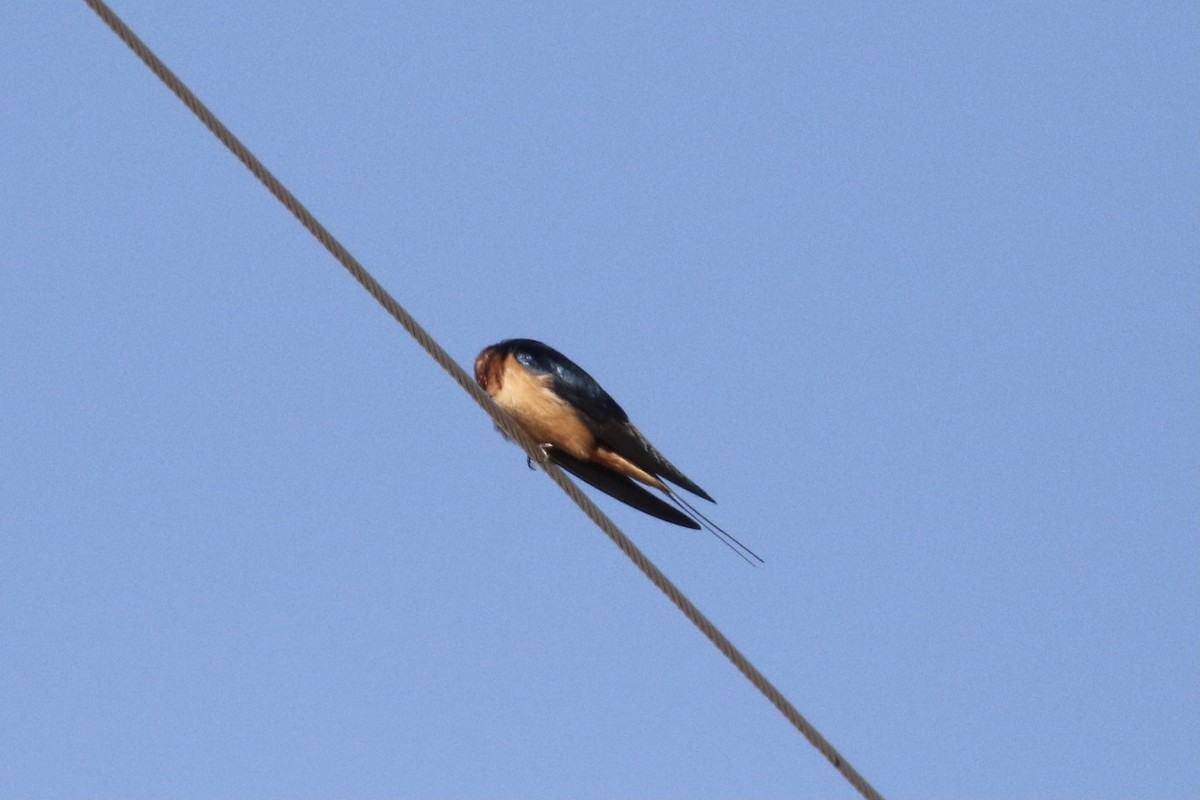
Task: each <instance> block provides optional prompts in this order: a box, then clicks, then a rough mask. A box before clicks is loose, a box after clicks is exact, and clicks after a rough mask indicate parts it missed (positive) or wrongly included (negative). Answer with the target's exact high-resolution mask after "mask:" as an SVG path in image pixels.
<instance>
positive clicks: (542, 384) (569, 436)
mask: <svg viewBox="0 0 1200 800" xmlns="http://www.w3.org/2000/svg"><path fill="white" fill-rule="evenodd" d="M496 383H499V385H498V386H497V385H496ZM487 388H488V393H489V394H491V396H492V398H493V399H494V400H495V401H496V403H497V405H499V406H500V407H501V408H503V409H504V410H505V411H507V412H508V413H509V414H512V415H513V417H514V418H515V419H516V420H517V422H519V423H520V424H521V427H522V428H524V429H525V432H526V433H528V434H529V435H530V436H531V437H532V438H533V440H534V441H536V442H538V443H539V444H552V445H554V446H555V447H557V448H560V449H562V450H565V451H566V452H568V453H570V454H571V455H573V456H575V457H576V458H581V459H586V458H588V457H589V456H590V455H591V452H592V449H593V448H594V447H595V443H596V440H595V437H593V436H592V433H591V431H589V430H588V429H587V426H586V425H584V424H583V422H582V421H580V419H579V417H578V416H576V414H575V412H574V411H572V410H571V407H570V406H569V405H567V404H566V403H565V402H563V400H562V398H560V397H559V396H558V395H556V394H555V393H554V392H553V391H551V389H550V377H549V376H547V375H534V374H532V373H531V372H529V371H528V370H526V369H525V368H524V367H522V366H521V365H520V364H519V363H518V362H517V360H516V359H515V358H513V357H512V356H511V355H509V356H508V357H506V358H505V359H504V364H503V372H502V373H501V380H500V381H498V382H492V383H491V385H489V386H488V387H487Z"/></svg>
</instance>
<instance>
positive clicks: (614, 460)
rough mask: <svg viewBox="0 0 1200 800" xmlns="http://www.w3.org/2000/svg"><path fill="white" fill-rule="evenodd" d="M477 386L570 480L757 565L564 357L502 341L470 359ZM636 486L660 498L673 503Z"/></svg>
mask: <svg viewBox="0 0 1200 800" xmlns="http://www.w3.org/2000/svg"><path fill="white" fill-rule="evenodd" d="M475 380H476V381H477V382H478V383H479V385H480V386H481V387H482V388H483V390H484V391H486V392H487V393H488V394H489V395H491V396H492V399H493V400H495V401H496V404H497V405H499V406H500V407H501V408H503V409H504V410H505V411H507V412H508V413H509V414H510V415H512V417H513V419H515V420H516V421H517V423H518V424H519V425H520V426H521V427H522V428H523V429H524V431H525V432H526V433H527V434H529V436H530V438H531V439H533V440H534V441H535V442H537V443H538V444H539V445H540V446H541V448H542V451H543V452H544V453H545V454H546V457H547V458H548V459H549V460H551V461H553V462H554V463H555V464H557V465H558V466H560V467H562V468H563V469H565V470H567V471H568V472H570V473H571V474H573V475H575V477H577V478H579V479H580V480H583V481H586V482H587V483H590V484H591V485H592V486H594V487H596V488H597V489H599V490H600V491H602V492H604V493H605V494H608V495H611V496H612V497H615V498H616V499H618V500H620V501H621V502H623V503H626V504H627V505H630V506H632V507H633V508H636V509H637V510H639V511H644V512H645V513H647V514H650V515H651V516H654V517H658V518H659V519H661V520H665V521H666V522H671V523H674V524H675V525H681V526H683V527H685V528H692V529H693V530H701V528H704V529H707V530H708V531H709V532H710V533H712V534H713V535H714V536H716V537H717V538H718V539H721V541H722V542H724V544H725V545H726V546H728V547H729V548H730V549H732V550H733V551H734V552H736V553H738V555H740V556H741V557H742V558H743V559H746V560H747V561H749V560H750V559H749V558H746V555H744V554H743V553H742V552H741V551H745V553H747V554H749V555H750V556H751V557H752V558H754V559H756V560H757V561H759V562H760V563H761V562H762V559H761V558H759V557H758V556H757V555H756V554H755V553H754V552H753V551H751V550H750V549H749V548H747V547H746V546H745V545H743V544H742V543H741V542H739V541H738V540H737V539H735V538H734V537H733V536H731V535H730V534H728V533H726V532H725V531H724V530H722V529H721V528H720V527H718V526H717V525H715V524H714V523H713V522H712V521H711V520H709V519H708V518H707V517H705V516H704V515H703V514H701V513H700V512H699V511H697V510H696V509H695V508H694V507H693V506H692V505H691V504H690V503H688V502H687V501H686V500H684V499H683V498H682V497H681V496H680V495H679V494H678V493H677V492H676V491H675V490H674V489H672V488H671V487H670V486H668V485H667V482H670V483H673V484H675V485H676V486H678V487H680V488H682V489H686V490H687V491H689V492H691V493H692V494H694V495H696V496H697V497H702V498H704V499H705V500H708V501H709V502H710V503H711V502H716V501H714V500H713V499H712V497H710V496H709V494H708V492H706V491H704V490H703V489H701V488H700V487H699V486H697V485H696V484H695V483H694V482H693V481H692V480H691V479H689V478H688V477H687V476H686V475H684V474H683V473H682V472H680V471H679V470H678V469H677V468H676V467H675V465H674V464H672V463H671V462H670V461H668V460H667V459H666V458H665V457H664V456H663V454H662V453H660V452H658V450H657V449H656V448H655V447H654V445H652V444H650V442H649V440H647V439H646V437H645V436H644V435H643V434H642V432H641V431H639V430H638V429H637V428H636V427H635V426H634V424H633V423H632V422H630V421H629V416H628V415H627V414H626V413H625V410H624V409H622V408H621V406H619V405H617V401H616V400H613V399H612V397H611V396H610V395H609V394H608V392H606V391H604V389H603V388H602V387H601V386H600V384H599V383H597V382H596V379H595V378H593V377H592V376H591V375H589V374H587V372H585V371H584V370H583V368H581V367H580V366H579V365H578V364H576V363H575V362H574V361H572V360H571V359H569V358H567V357H566V356H564V355H563V354H562V353H560V352H558V351H557V350H555V349H554V348H552V347H549V346H548V345H545V344H542V343H541V342H537V341H534V340H532V339H506V340H504V341H503V342H500V343H498V344H494V345H491V346H490V347H485V348H484V349H483V351H482V352H481V353H480V354H479V356H478V357H476V359H475ZM638 484H644V485H645V486H649V487H651V488H654V489H657V490H659V491H660V492H663V493H664V494H665V495H666V496H667V498H668V499H669V500H670V501H671V503H667V502H664V501H663V500H662V498H660V497H658V496H656V495H653V494H651V493H650V492H648V491H646V490H645V489H643V488H642V486H639V485H638ZM672 503H673V505H672ZM735 545H736V547H735ZM739 548H740V550H739Z"/></svg>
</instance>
